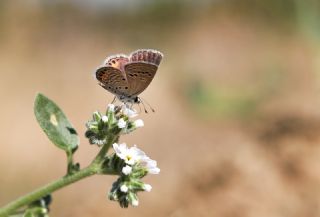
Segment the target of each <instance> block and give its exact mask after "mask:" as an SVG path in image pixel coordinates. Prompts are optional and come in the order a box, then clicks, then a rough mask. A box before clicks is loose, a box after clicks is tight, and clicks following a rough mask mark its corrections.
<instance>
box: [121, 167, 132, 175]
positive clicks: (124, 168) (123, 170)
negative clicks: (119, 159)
mask: <svg viewBox="0 0 320 217" xmlns="http://www.w3.org/2000/svg"><path fill="white" fill-rule="evenodd" d="M131 172H132V167H131V166H129V165H126V166H125V167H123V168H122V173H123V174H125V175H129V174H130V173H131Z"/></svg>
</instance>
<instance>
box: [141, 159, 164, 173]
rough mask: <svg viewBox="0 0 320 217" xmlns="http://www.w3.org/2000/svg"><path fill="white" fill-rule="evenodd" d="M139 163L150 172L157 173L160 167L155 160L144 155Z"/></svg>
mask: <svg viewBox="0 0 320 217" xmlns="http://www.w3.org/2000/svg"><path fill="white" fill-rule="evenodd" d="M140 164H141V165H142V166H143V167H145V168H146V169H147V170H148V173H150V174H159V173H160V169H159V168H158V167H157V161H155V160H152V159H150V158H149V157H144V158H143V159H142V160H141V162H140Z"/></svg>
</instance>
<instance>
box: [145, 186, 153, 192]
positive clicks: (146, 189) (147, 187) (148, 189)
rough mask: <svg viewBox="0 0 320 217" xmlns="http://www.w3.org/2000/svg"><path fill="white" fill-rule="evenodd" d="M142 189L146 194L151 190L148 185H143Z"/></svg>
mask: <svg viewBox="0 0 320 217" xmlns="http://www.w3.org/2000/svg"><path fill="white" fill-rule="evenodd" d="M143 189H144V190H145V191H147V192H150V191H151V189H152V186H151V185H149V184H144V186H143Z"/></svg>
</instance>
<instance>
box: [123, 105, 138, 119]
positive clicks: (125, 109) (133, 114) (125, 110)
mask: <svg viewBox="0 0 320 217" xmlns="http://www.w3.org/2000/svg"><path fill="white" fill-rule="evenodd" d="M122 113H123V114H124V115H126V116H128V117H129V118H134V117H136V116H137V115H138V114H137V112H136V110H134V109H130V108H128V107H127V106H126V105H124V106H123V107H122Z"/></svg>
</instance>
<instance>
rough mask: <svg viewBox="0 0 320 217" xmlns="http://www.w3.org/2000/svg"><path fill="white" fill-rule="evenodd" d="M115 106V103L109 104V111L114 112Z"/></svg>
mask: <svg viewBox="0 0 320 217" xmlns="http://www.w3.org/2000/svg"><path fill="white" fill-rule="evenodd" d="M114 107H115V106H114V105H113V104H109V105H108V111H109V112H114Z"/></svg>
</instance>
